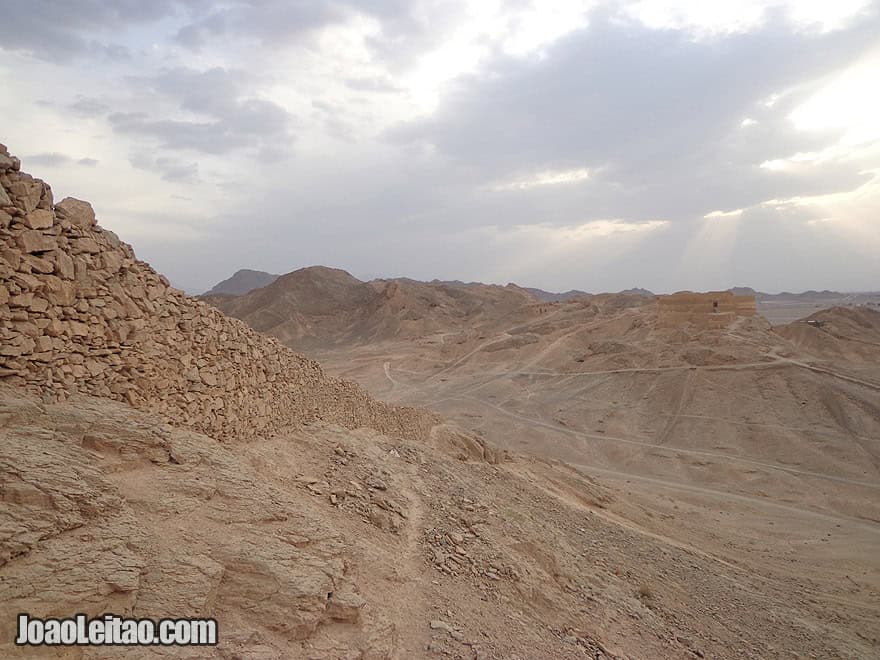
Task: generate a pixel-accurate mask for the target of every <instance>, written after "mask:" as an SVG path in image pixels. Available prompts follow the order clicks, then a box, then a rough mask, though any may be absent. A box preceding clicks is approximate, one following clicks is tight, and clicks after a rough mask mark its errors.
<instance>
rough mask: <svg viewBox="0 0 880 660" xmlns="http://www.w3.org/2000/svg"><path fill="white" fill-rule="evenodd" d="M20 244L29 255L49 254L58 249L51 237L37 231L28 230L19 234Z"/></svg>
mask: <svg viewBox="0 0 880 660" xmlns="http://www.w3.org/2000/svg"><path fill="white" fill-rule="evenodd" d="M18 244H19V245H20V246H21V249H22V250H23V251H24V252H27V253H33V252H47V251H49V250H54V249H55V248H56V247H57V245H56V244H55V241H54V240H53V239H52V237H51V236H46V235H45V234H43V233H42V232H40V231H37V230H35V229H28V230H25V231H23V232H22V233H21V234H19V236H18Z"/></svg>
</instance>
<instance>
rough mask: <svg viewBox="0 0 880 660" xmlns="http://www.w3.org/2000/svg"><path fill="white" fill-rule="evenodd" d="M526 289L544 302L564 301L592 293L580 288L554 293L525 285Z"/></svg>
mask: <svg viewBox="0 0 880 660" xmlns="http://www.w3.org/2000/svg"><path fill="white" fill-rule="evenodd" d="M525 290H526V291H528V292H529V293H531V294H532V295H533V296H535V298H537V299H538V300H540V301H542V302H562V301H565V300H572V299H574V298H583V297H585V296H589V295H590V294H589V293H587V292H586V291H581V290H580V289H569V290H568V291H563V292H562V293H553V292H552V291H544V289H535V288H533V287H525Z"/></svg>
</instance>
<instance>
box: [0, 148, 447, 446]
mask: <svg viewBox="0 0 880 660" xmlns="http://www.w3.org/2000/svg"><path fill="white" fill-rule="evenodd" d="M0 383H7V384H12V385H17V386H22V387H26V388H28V389H30V390H33V391H37V392H39V393H40V394H42V395H44V397H46V398H47V399H50V400H62V399H64V398H66V397H67V396H69V395H70V394H72V393H75V392H81V393H87V394H91V395H95V396H101V397H107V398H111V399H116V400H121V401H128V402H129V403H130V404H131V405H132V406H134V407H136V408H140V409H143V410H149V411H151V412H154V413H158V414H160V415H162V416H163V417H165V418H166V419H167V420H168V421H170V422H172V423H175V424H180V425H183V426H187V427H190V428H193V429H195V430H197V431H200V432H203V433H205V434H207V435H210V436H213V437H215V438H218V439H222V440H227V441H229V440H236V439H247V438H251V437H255V436H258V435H263V434H267V433H272V432H274V431H275V430H277V429H278V428H281V427H283V426H286V425H289V424H297V423H307V422H311V421H315V420H325V421H330V422H334V423H338V424H341V425H343V426H346V427H349V428H354V427H359V426H367V427H372V428H375V429H377V430H379V431H381V432H383V433H387V434H389V435H400V436H408V437H411V438H421V437H425V436H427V434H428V432H429V430H430V428H431V427H432V426H433V424H434V423H436V419H435V418H434V417H433V416H432V415H431V414H430V413H428V412H426V411H422V410H418V409H414V408H403V407H396V406H391V405H389V404H385V403H382V402H379V401H376V400H374V399H372V398H371V397H370V396H369V395H367V393H366V392H364V391H363V390H362V389H361V388H360V387H358V386H357V385H355V384H353V383H350V382H348V381H344V380H339V379H335V378H331V377H328V376H327V375H325V374H324V372H323V371H322V369H321V367H320V366H319V365H318V364H317V363H316V362H314V361H312V360H309V359H307V358H305V357H303V356H301V355H298V354H296V353H294V352H292V351H291V350H290V349H288V348H286V347H285V346H283V345H282V344H280V343H279V342H278V341H276V340H275V339H273V338H270V337H267V336H264V335H261V334H259V333H257V332H255V331H253V330H251V329H250V328H249V327H247V326H246V325H245V324H244V323H242V322H241V321H238V320H236V319H231V318H228V317H226V316H224V315H223V314H222V313H221V312H220V311H218V310H217V309H215V308H213V307H211V306H209V305H207V304H205V303H202V302H200V301H197V300H195V299H193V298H190V297H189V296H187V295H185V294H184V293H182V292H181V291H178V290H176V289H174V288H172V287H171V286H170V285H169V283H168V280H166V279H165V278H164V277H163V276H162V275H159V274H158V273H156V272H155V271H154V270H153V269H152V268H150V266H149V265H148V264H147V263H145V262H143V261H139V260H138V259H137V258H136V257H135V255H134V252H133V251H132V249H131V246H129V245H127V244H126V243H123V242H122V241H120V240H119V238H117V236H116V235H115V234H114V233H113V232H111V231H108V230H106V229H103V228H101V227H100V226H99V225H98V224H97V223H96V221H95V214H94V211H93V210H92V207H91V205H90V204H89V203H87V202H83V201H80V200H77V199H72V198H67V199H64V200H62V201H60V202H58V203H57V204H56V203H55V202H54V200H53V198H52V189H51V188H50V187H49V185H47V184H46V183H44V182H43V181H41V180H40V179H35V178H34V177H32V176H30V175H28V174H25V173H23V172H21V171H20V161H19V160H18V159H17V158H15V157H13V156H10V155H9V153H8V151H7V149H6V147H5V146H3V145H0Z"/></svg>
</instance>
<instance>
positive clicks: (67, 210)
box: [55, 197, 96, 229]
mask: <svg viewBox="0 0 880 660" xmlns="http://www.w3.org/2000/svg"><path fill="white" fill-rule="evenodd" d="M55 212H56V213H58V214H59V215H60V216H61V217H63V218H64V219H65V220H68V221H69V222H70V223H71V224H72V225H74V226H75V227H80V228H81V229H91V228H92V227H94V226H95V224H96V222H95V210H94V209H93V208H92V205H91V204H89V203H88V202H84V201H82V200H79V199H74V198H73V197H65V198H64V199H62V200H61V201H60V202H58V203H57V204H56V205H55Z"/></svg>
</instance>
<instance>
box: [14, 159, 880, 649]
mask: <svg viewBox="0 0 880 660" xmlns="http://www.w3.org/2000/svg"><path fill="white" fill-rule="evenodd" d="M0 191H2V195H0V323H2V325H0V330H2V344H0V530H2V533H0V655H2V656H3V657H57V658H104V657H108V658H109V657H120V655H123V656H124V657H144V658H149V657H192V658H203V657H216V658H243V659H245V658H247V659H251V658H253V659H257V658H259V659H268V658H313V659H315V660H320V659H328V660H329V659H337V658H340V659H341V658H346V659H348V658H351V659H364V660H366V659H379V658H401V659H403V658H419V657H425V658H429V657H448V658H467V659H475V658H482V659H487V658H523V659H526V658H528V659H532V658H535V659H540V658H551V657H552V658H591V659H597V658H598V659H603V658H744V657H748V658H795V657H804V658H809V657H815V658H869V657H877V656H878V655H880V635H878V630H880V552H878V549H880V498H878V491H880V478H878V476H880V474H878V472H880V460H878V459H880V395H878V390H880V359H878V357H880V353H878V349H880V313H878V312H877V311H875V310H873V309H870V308H869V307H852V308H836V307H835V308H831V309H828V310H822V311H820V312H818V313H817V314H816V315H815V318H812V319H811V320H813V321H817V323H813V324H807V323H795V324H786V325H780V326H772V325H771V324H770V323H769V322H768V321H767V320H766V319H764V318H763V317H761V316H759V315H754V316H751V315H749V316H741V317H740V316H737V317H736V318H734V319H733V320H732V321H731V322H730V323H729V324H728V325H725V326H724V327H718V328H716V327H713V328H708V327H703V326H702V325H701V324H700V322H699V317H695V321H694V322H693V323H691V322H686V323H683V324H679V325H673V326H669V325H666V324H664V323H661V322H660V321H659V319H658V316H659V314H658V306H659V303H658V302H657V300H656V299H655V298H654V297H652V296H647V295H643V294H641V293H639V292H634V293H627V294H607V295H595V296H586V297H581V296H576V297H574V298H571V299H567V300H563V301H542V300H540V299H539V298H537V297H536V296H535V295H534V293H532V292H530V291H528V290H526V289H523V288H520V287H517V286H515V285H509V286H506V287H498V286H487V285H480V284H471V285H459V284H456V283H422V282H415V281H411V280H381V281H375V282H369V283H365V282H360V281H358V280H356V279H355V278H353V277H351V276H350V275H349V274H348V273H345V272H343V271H339V270H334V269H328V268H307V269H302V270H300V271H295V272H293V273H290V274H288V275H284V276H282V277H280V278H278V279H276V280H274V281H271V282H270V283H269V284H268V285H266V286H264V287H262V288H258V289H254V290H252V291H250V292H249V293H244V294H242V295H234V294H228V293H226V294H219V295H211V296H207V297H206V298H205V300H197V299H194V298H191V297H189V296H186V295H185V294H183V293H182V292H180V291H177V290H176V289H174V288H173V287H171V286H170V284H169V283H168V281H167V280H166V279H165V278H164V277H162V276H161V275H160V274H158V273H156V272H155V271H154V270H153V269H152V268H151V267H150V266H149V265H148V264H146V263H145V262H143V261H140V260H138V259H137V257H136V256H135V254H134V252H133V251H132V249H131V247H130V246H128V245H126V244H125V243H123V242H122V241H121V240H120V239H119V238H118V237H117V236H116V235H115V234H113V233H112V232H111V231H109V230H107V229H105V228H103V227H102V226H101V225H100V224H98V219H97V218H96V217H95V215H94V212H93V210H92V208H91V206H90V205H89V204H88V203H86V202H82V201H80V200H76V199H72V198H67V199H64V200H61V201H60V202H57V203H56V202H55V200H54V199H53V196H52V190H51V187H50V186H49V185H48V184H46V183H45V182H43V181H41V180H39V179H35V178H33V177H31V176H30V175H27V174H24V173H23V172H21V163H20V162H19V161H18V159H16V158H14V157H12V156H11V155H9V153H8V152H7V150H6V149H5V147H3V148H0ZM101 222H105V219H103V218H102V219H101ZM106 222H112V219H107V220H106ZM209 303H210V304H209ZM235 317H237V318H235ZM292 349H295V350H296V351H301V352H295V351H294V350H292ZM18 612H29V613H31V614H32V615H33V616H70V615H71V614H73V613H75V612H86V613H88V614H90V615H98V614H100V613H103V612H114V613H118V614H124V615H126V616H134V617H151V618H160V617H163V616H212V617H216V618H217V620H218V621H219V625H220V643H219V645H218V646H216V647H210V648H208V647H205V648H186V647H177V648H162V647H150V648H140V649H138V648H126V649H118V648H102V647H57V648H47V647H42V648H28V647H16V646H14V645H13V641H12V640H13V638H14V634H15V630H14V622H15V615H16V614H17V613H18Z"/></svg>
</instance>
